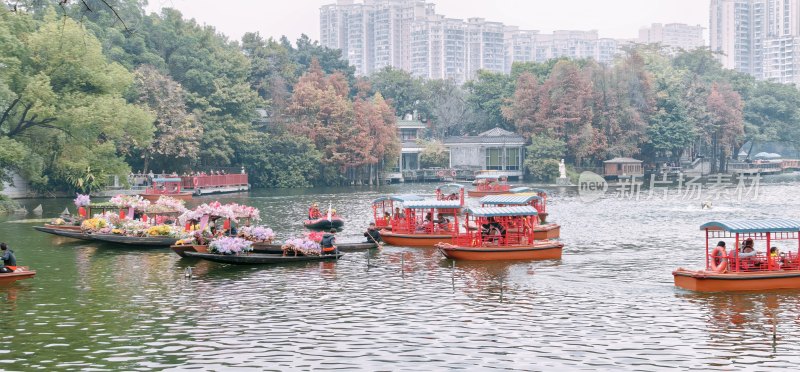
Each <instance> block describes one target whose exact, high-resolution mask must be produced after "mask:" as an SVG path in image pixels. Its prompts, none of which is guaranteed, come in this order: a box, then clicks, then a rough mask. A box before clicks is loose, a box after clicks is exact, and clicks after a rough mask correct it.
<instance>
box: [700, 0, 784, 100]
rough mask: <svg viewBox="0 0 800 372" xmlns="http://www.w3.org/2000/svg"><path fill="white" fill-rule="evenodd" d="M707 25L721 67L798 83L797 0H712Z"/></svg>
mask: <svg viewBox="0 0 800 372" xmlns="http://www.w3.org/2000/svg"><path fill="white" fill-rule="evenodd" d="M709 26H710V27H709V34H710V46H711V50H712V51H715V52H720V53H721V55H720V57H719V58H720V61H721V62H722V64H723V66H724V67H727V68H731V69H734V70H737V71H740V72H743V73H747V74H751V75H753V76H755V77H756V78H758V79H766V80H771V81H775V82H780V83H794V84H798V85H800V58H799V56H800V51H798V46H800V39H798V38H800V0H711V7H710V19H709Z"/></svg>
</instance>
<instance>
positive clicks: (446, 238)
mask: <svg viewBox="0 0 800 372" xmlns="http://www.w3.org/2000/svg"><path fill="white" fill-rule="evenodd" d="M404 204H405V205H404V208H405V214H404V215H403V216H402V218H398V219H394V220H392V224H391V226H392V230H391V231H388V230H381V239H383V241H384V242H386V244H390V245H395V246H405V247H433V246H434V245H436V243H441V242H448V243H449V242H451V241H452V239H453V231H456V230H457V229H458V214H455V215H453V216H448V218H449V217H452V218H453V221H449V220H448V219H445V217H444V213H441V211H443V210H444V211H453V210H460V209H461V203H460V202H459V201H458V200H418V201H408V202H405V203H404ZM439 216H441V217H440V218H437V217H439ZM440 221H443V222H440Z"/></svg>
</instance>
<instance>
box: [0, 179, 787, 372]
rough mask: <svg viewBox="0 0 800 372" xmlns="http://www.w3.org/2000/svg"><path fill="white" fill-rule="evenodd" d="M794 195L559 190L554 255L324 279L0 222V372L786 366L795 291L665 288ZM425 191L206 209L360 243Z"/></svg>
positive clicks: (348, 263)
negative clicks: (14, 260) (340, 222)
mask: <svg viewBox="0 0 800 372" xmlns="http://www.w3.org/2000/svg"><path fill="white" fill-rule="evenodd" d="M788 177H791V176H788ZM792 182H796V180H794V179H792V178H787V179H786V180H784V181H778V182H771V183H765V184H764V185H762V188H761V193H762V195H761V198H759V200H757V201H748V202H743V203H734V202H715V203H714V208H713V209H711V210H701V209H700V208H699V203H698V202H697V201H684V200H655V199H652V200H639V201H636V200H621V199H615V198H605V199H601V200H598V201H596V202H593V203H590V204H585V203H582V202H581V201H580V199H579V198H577V197H576V195H574V194H573V193H571V192H569V191H568V190H566V189H560V190H557V191H556V193H555V194H554V195H553V196H552V197H551V198H550V199H548V203H549V206H550V208H551V210H550V212H551V219H552V220H553V221H557V222H559V223H561V224H562V240H563V241H564V243H565V250H564V256H563V258H562V259H561V260H557V261H541V262H488V263H481V262H457V263H455V264H453V262H452V261H449V260H446V259H444V258H442V257H441V256H440V255H439V253H438V252H436V250H434V249H418V248H403V247H389V246H387V247H384V248H382V249H381V250H380V251H377V250H376V251H372V252H359V253H350V254H347V255H346V256H344V257H343V258H342V259H341V260H340V261H338V262H330V261H329V262H308V263H297V264H292V265H286V266H272V267H260V268H254V267H235V266H227V265H222V264H216V263H210V262H206V261H196V260H190V259H180V258H179V257H178V256H177V255H175V254H173V253H171V252H169V251H167V250H147V251H139V250H135V249H130V248H118V247H114V246H109V245H102V244H97V243H90V242H79V241H74V240H70V239H66V238H59V237H51V236H49V235H46V234H42V233H37V232H35V231H33V230H32V228H31V226H32V223H15V224H1V225H0V234H2V236H3V237H4V239H5V240H6V241H7V242H9V244H10V245H11V247H12V248H13V249H15V250H16V253H17V256H18V259H19V260H20V263H21V264H23V265H30V266H32V267H33V268H35V269H36V270H37V271H38V274H37V277H36V278H35V279H33V280H26V281H21V282H18V283H15V284H13V285H10V286H4V287H0V317H2V319H3V321H4V322H5V324H6V325H7V326H6V333H7V334H11V335H13V336H11V337H3V338H0V350H5V352H4V353H3V354H2V358H0V362H2V363H5V364H0V369H19V368H12V367H13V366H21V365H24V366H25V367H24V368H25V369H33V368H40V369H48V370H50V369H54V368H62V369H90V368H97V369H111V368H113V369H122V370H134V369H163V368H176V367H177V368H181V369H187V368H198V369H237V370H238V369H245V368H253V369H257V370H262V369H278V370H281V369H282V370H286V369H315V370H316V369H323V370H325V369H344V370H353V369H366V370H411V371H418V370H438V369H455V368H462V369H468V370H476V369H510V370H515V369H516V370H526V371H527V370H534V369H537V370H538V369H545V370H554V369H557V370H575V369H579V368H580V369H587V370H598V369H601V370H611V369H614V370H615V369H638V370H654V369H662V368H675V367H678V368H679V369H684V370H686V369H696V370H726V371H727V370H736V369H739V370H753V369H767V368H795V365H796V364H797V363H798V362H800V342H798V337H799V336H797V335H799V334H800V315H798V314H800V311H799V310H800V296H798V295H800V291H774V292H766V293H720V294H699V293H692V292H688V291H683V290H679V289H676V288H675V287H674V286H673V285H672V276H671V271H672V270H673V269H675V268H677V267H679V266H683V267H698V266H700V264H701V261H702V260H701V257H700V255H701V254H702V247H703V237H702V236H701V234H700V231H699V230H698V226H699V225H700V224H701V223H703V222H706V221H708V220H713V219H730V218H739V217H743V216H748V217H753V218H762V217H786V218H800V211H798V210H797V209H796V208H788V209H787V208H786V206H787V205H798V204H800V203H799V202H800V200H798V199H799V198H800V196H798V193H796V192H795V190H796V188H797V184H796V183H792ZM435 186H436V185H433V184H411V185H404V186H392V187H387V188H384V189H381V190H378V189H367V188H364V189H351V188H341V189H312V190H289V191H256V192H253V193H252V194H250V195H249V196H248V195H247V194H238V195H228V196H224V197H222V199H223V201H236V202H244V203H247V204H251V205H255V206H257V207H259V208H261V210H262V215H263V216H265V220H266V223H267V224H268V225H270V226H271V227H273V228H274V229H275V230H276V232H277V233H278V235H279V238H280V239H285V238H288V237H290V236H292V235H295V234H297V233H298V232H301V231H304V230H303V229H302V225H301V220H302V219H303V216H304V215H305V213H306V208H307V206H308V204H310V203H311V202H318V203H321V205H323V206H324V205H325V204H326V203H331V204H332V205H333V207H334V208H336V209H337V211H338V212H339V213H341V214H342V215H343V216H344V217H345V218H346V219H347V224H346V226H345V230H344V231H343V232H342V233H340V234H338V235H339V240H340V241H361V240H363V236H362V235H361V234H362V232H363V230H364V229H365V228H366V225H367V223H368V221H369V220H370V219H371V217H372V215H371V209H370V206H369V201H370V200H372V199H374V198H375V197H377V196H379V195H381V194H382V193H425V194H432V193H433V190H434V187H435ZM208 200H213V197H203V198H198V199H196V200H194V202H195V203H199V202H203V201H208ZM25 203H26V205H28V204H30V205H28V208H29V209H31V208H32V207H35V206H36V205H38V204H39V203H42V204H43V205H44V208H45V216H47V215H54V214H57V213H59V212H61V211H62V210H63V208H64V206H65V205H67V204H70V201H69V200H68V199H59V200H31V201H25ZM470 203H473V204H474V203H475V200H470ZM9 218H25V217H15V216H12V217H9ZM187 268H191V274H189V275H187Z"/></svg>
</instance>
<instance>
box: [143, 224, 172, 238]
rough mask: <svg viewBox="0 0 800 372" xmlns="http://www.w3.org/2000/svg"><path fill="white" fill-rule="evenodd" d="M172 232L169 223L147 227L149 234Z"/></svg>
mask: <svg viewBox="0 0 800 372" xmlns="http://www.w3.org/2000/svg"><path fill="white" fill-rule="evenodd" d="M171 234H172V228H171V227H170V226H169V225H158V226H150V227H149V228H147V235H148V236H169V235H171Z"/></svg>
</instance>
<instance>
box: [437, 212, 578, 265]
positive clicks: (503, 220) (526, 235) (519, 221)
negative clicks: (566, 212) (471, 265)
mask: <svg viewBox="0 0 800 372" xmlns="http://www.w3.org/2000/svg"><path fill="white" fill-rule="evenodd" d="M537 213H538V212H537V211H536V209H535V208H533V207H531V206H529V205H526V206H514V207H480V208H471V209H469V210H467V213H466V220H467V223H469V222H470V221H471V219H473V221H474V222H475V223H476V224H477V226H481V228H480V229H477V230H469V229H468V230H467V231H466V232H464V233H461V234H454V238H453V241H452V244H451V243H439V244H437V245H436V247H437V248H438V249H439V252H441V253H442V254H443V255H444V256H445V257H447V258H451V259H455V260H473V261H489V260H547V259H560V258H561V250H562V248H563V247H564V245H563V244H562V243H561V242H557V241H552V240H544V241H542V240H536V239H535V237H534V235H535V232H534V228H535V226H536V223H537V220H538V218H537Z"/></svg>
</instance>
